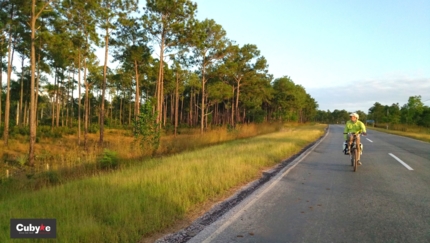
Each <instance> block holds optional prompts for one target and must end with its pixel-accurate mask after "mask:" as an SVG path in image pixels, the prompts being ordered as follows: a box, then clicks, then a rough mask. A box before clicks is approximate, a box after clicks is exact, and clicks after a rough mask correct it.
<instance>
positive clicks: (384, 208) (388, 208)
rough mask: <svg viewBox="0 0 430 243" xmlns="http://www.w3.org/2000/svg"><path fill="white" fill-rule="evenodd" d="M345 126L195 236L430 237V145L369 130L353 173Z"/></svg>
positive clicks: (239, 238) (315, 239) (290, 239)
mask: <svg viewBox="0 0 430 243" xmlns="http://www.w3.org/2000/svg"><path fill="white" fill-rule="evenodd" d="M342 132H343V127H342V126H337V125H332V126H330V128H329V131H328V134H327V135H326V136H325V138H324V139H323V140H322V141H321V142H320V143H319V144H317V145H316V146H315V147H314V148H313V150H312V151H311V152H309V153H308V154H307V156H304V157H303V158H301V159H300V160H298V161H296V162H295V163H294V164H292V165H290V166H289V167H288V168H286V169H285V170H284V171H283V172H281V173H280V174H279V175H278V176H276V177H275V178H274V179H273V180H272V181H270V182H269V183H267V184H265V185H264V186H263V187H261V188H260V189H259V190H257V191H256V192H255V193H254V194H253V195H252V196H250V197H248V198H247V199H246V200H244V201H243V202H242V203H241V204H239V205H238V206H236V207H235V208H233V209H232V210H231V211H230V212H229V213H227V214H226V215H224V216H223V217H222V218H220V219H219V220H218V221H217V222H215V223H213V224H212V225H210V226H208V227H206V228H205V229H204V230H203V231H201V232H200V233H199V234H198V235H197V236H195V237H194V238H192V239H191V240H190V241H189V242H192V243H195V242H199V243H200V242H222V243H225V242H268V243H269V242H402V243H403V242H430V144H429V143H424V142H420V141H416V140H413V139H409V138H404V137H399V136H395V135H389V134H384V133H380V132H376V131H372V130H370V131H369V132H368V136H367V137H362V143H363V145H364V152H363V155H362V158H361V160H362V161H363V165H362V166H360V167H359V168H358V172H353V171H352V166H351V165H350V162H349V159H348V158H349V156H346V155H343V154H342V152H341V146H342V141H343V138H342ZM399 160H400V161H402V162H403V163H404V164H402V163H401V162H399ZM407 166H409V168H407Z"/></svg>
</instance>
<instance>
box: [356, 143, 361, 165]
mask: <svg viewBox="0 0 430 243" xmlns="http://www.w3.org/2000/svg"><path fill="white" fill-rule="evenodd" d="M360 144H361V143H360V136H357V138H356V146H357V149H358V161H359V163H358V164H359V165H361V161H360V159H361V153H360V152H361V151H360V150H361V147H360Z"/></svg>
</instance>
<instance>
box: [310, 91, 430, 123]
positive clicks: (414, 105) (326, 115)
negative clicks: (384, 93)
mask: <svg viewBox="0 0 430 243" xmlns="http://www.w3.org/2000/svg"><path fill="white" fill-rule="evenodd" d="M355 112H356V113H357V114H358V115H359V116H360V120H362V121H364V122H365V121H366V120H373V121H374V123H375V124H381V123H382V124H387V123H388V124H406V125H418V126H425V127H430V107H429V106H426V105H424V103H423V102H422V101H421V96H420V95H417V96H410V97H409V99H408V102H407V103H406V104H404V105H403V106H402V107H400V105H399V103H394V104H391V105H382V104H381V103H379V102H375V104H373V106H372V107H370V108H369V112H368V114H366V113H364V112H363V111H355ZM348 114H349V113H348V112H347V111H346V110H341V111H339V110H334V111H333V112H330V111H317V115H316V116H315V119H316V120H317V121H319V122H324V123H342V122H344V121H346V120H348V119H349V117H348Z"/></svg>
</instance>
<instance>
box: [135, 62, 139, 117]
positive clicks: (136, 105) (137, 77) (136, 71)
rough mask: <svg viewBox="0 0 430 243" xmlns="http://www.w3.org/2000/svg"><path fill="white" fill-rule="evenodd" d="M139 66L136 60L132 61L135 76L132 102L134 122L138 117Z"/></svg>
mask: <svg viewBox="0 0 430 243" xmlns="http://www.w3.org/2000/svg"><path fill="white" fill-rule="evenodd" d="M138 68H139V66H138V64H137V60H134V72H135V76H136V95H135V96H136V97H135V100H134V120H137V117H138V116H139V113H140V103H139V102H140V98H139V95H140V84H139V69H138Z"/></svg>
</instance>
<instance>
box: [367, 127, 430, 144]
mask: <svg viewBox="0 0 430 243" xmlns="http://www.w3.org/2000/svg"><path fill="white" fill-rule="evenodd" d="M370 128H371V129H374V130H377V131H380V132H386V133H390V134H395V135H399V136H404V137H410V138H414V139H418V140H421V141H424V142H430V128H428V127H421V126H415V125H404V124H379V125H378V126H376V127H370Z"/></svg>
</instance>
